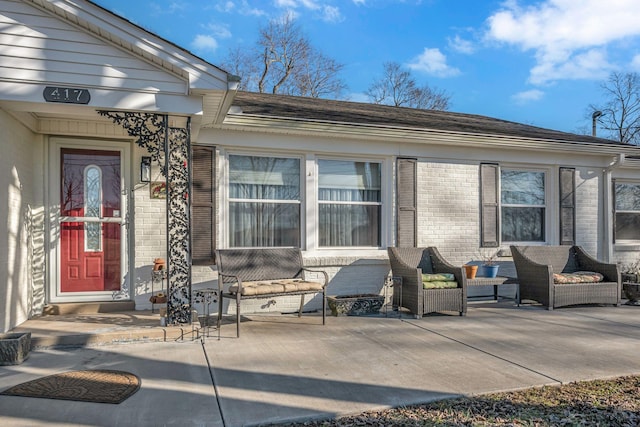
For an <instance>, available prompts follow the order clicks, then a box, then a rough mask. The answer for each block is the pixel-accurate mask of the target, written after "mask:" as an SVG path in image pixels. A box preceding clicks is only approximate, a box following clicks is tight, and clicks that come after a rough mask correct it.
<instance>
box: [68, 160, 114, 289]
mask: <svg viewBox="0 0 640 427" xmlns="http://www.w3.org/2000/svg"><path fill="white" fill-rule="evenodd" d="M60 154H61V156H60V159H61V168H60V170H61V179H60V183H61V186H60V210H61V212H60V214H61V221H60V292H61V293H78V292H85V293H91V292H104V291H117V290H120V283H121V267H120V265H121V264H120V258H121V241H120V237H121V236H120V234H121V233H120V229H121V222H122V220H121V218H122V211H121V194H122V189H121V185H122V184H121V182H122V181H121V176H120V171H121V167H120V166H121V159H120V152H118V151H103V150H81V149H71V148H63V149H62V150H61V153H60Z"/></svg>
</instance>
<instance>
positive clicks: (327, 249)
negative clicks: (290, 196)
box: [307, 155, 392, 255]
mask: <svg viewBox="0 0 640 427" xmlns="http://www.w3.org/2000/svg"><path fill="white" fill-rule="evenodd" d="M309 157H312V158H313V162H312V163H311V164H312V166H313V177H314V178H315V179H314V180H313V184H314V185H313V188H312V189H311V190H310V191H309V192H308V194H312V195H313V196H312V197H313V201H312V200H310V199H309V200H308V203H309V204H310V205H311V204H312V205H313V214H312V216H309V217H308V218H307V219H308V221H309V227H308V229H307V234H308V235H309V236H312V237H311V239H310V241H311V242H313V244H314V246H308V247H307V250H312V251H318V252H319V253H322V254H323V255H344V254H345V252H348V251H358V253H359V254H360V253H362V252H367V251H380V250H382V249H385V248H386V247H387V246H388V242H389V235H388V234H387V233H385V230H388V229H391V226H390V223H389V221H390V218H391V216H390V211H389V209H390V206H391V192H390V191H389V185H390V184H389V183H390V182H391V179H389V177H390V176H391V175H389V173H390V172H389V170H390V166H389V165H390V164H391V163H392V162H390V161H389V160H388V159H387V158H379V157H378V158H376V157H358V156H327V155H321V156H309ZM318 160H340V161H346V162H367V163H378V164H380V175H381V176H380V202H379V203H377V202H332V201H325V200H319V199H318V194H319V189H318V186H319V178H320V171H319V167H318ZM308 175H309V173H308ZM322 203H327V204H346V205H356V204H357V205H363V206H365V205H368V206H380V247H373V246H347V247H343V246H338V247H331V246H323V247H320V245H319V242H320V236H319V233H320V231H319V226H318V225H319V222H320V220H319V209H318V207H319V206H320V204H322Z"/></svg>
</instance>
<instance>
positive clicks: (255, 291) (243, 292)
mask: <svg viewBox="0 0 640 427" xmlns="http://www.w3.org/2000/svg"><path fill="white" fill-rule="evenodd" d="M216 264H217V266H218V287H219V292H220V298H219V300H220V307H219V310H218V324H220V320H221V318H222V302H223V300H224V298H229V299H233V300H235V301H236V334H237V336H238V337H240V303H241V301H243V300H246V299H257V298H274V297H279V296H291V295H300V309H299V311H298V317H300V316H301V315H302V308H303V306H304V296H305V295H307V294H318V293H321V294H322V324H323V325H324V324H325V323H326V287H327V284H328V283H329V277H328V275H327V273H326V272H324V271H320V270H310V269H308V268H305V267H304V265H303V262H302V252H301V251H300V249H297V248H268V249H219V250H217V251H216ZM307 272H313V273H318V274H321V275H322V276H323V280H322V281H315V280H306V278H305V273H307Z"/></svg>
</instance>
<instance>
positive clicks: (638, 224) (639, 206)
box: [615, 182, 640, 241]
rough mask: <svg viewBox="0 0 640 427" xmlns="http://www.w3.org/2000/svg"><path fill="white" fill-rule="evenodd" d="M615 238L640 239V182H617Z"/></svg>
mask: <svg viewBox="0 0 640 427" xmlns="http://www.w3.org/2000/svg"><path fill="white" fill-rule="evenodd" d="M615 221H616V226H615V238H616V241H618V240H640V184H631V183H622V182H616V183H615Z"/></svg>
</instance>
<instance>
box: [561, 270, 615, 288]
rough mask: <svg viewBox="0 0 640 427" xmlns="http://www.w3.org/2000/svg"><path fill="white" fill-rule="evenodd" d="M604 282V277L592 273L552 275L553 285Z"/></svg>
mask: <svg viewBox="0 0 640 427" xmlns="http://www.w3.org/2000/svg"><path fill="white" fill-rule="evenodd" d="M603 280H604V276H603V275H602V274H600V273H596V272H594V271H576V272H574V273H554V274H553V283H555V284H556V285H567V284H575V283H598V282H602V281H603Z"/></svg>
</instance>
